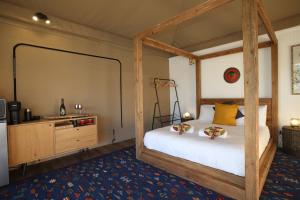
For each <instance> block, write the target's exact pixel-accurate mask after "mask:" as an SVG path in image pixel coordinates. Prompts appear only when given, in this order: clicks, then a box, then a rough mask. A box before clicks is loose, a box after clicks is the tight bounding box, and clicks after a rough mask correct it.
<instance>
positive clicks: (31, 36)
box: [0, 21, 169, 145]
mask: <svg viewBox="0 0 300 200" xmlns="http://www.w3.org/2000/svg"><path fill="white" fill-rule="evenodd" d="M0 32H1V37H0V44H1V45H0V46H1V48H0V98H5V99H7V100H12V98H13V79H12V77H13V74H12V48H13V46H14V45H15V44H17V43H21V42H22V43H32V44H37V45H42V46H48V47H54V48H60V49H65V50H71V51H79V52H83V53H88V54H95V55H101V56H108V57H115V58H118V59H120V60H121V62H122V63H123V70H122V73H123V77H122V78H123V109H124V110H123V112H124V114H123V119H124V128H121V127H120V111H119V82H118V80H119V70H118V64H116V63H115V62H111V61H104V60H99V59H94V58H87V57H81V56H75V55H69V54H64V53H58V52H51V51H47V50H38V49H33V48H28V47H20V48H18V50H17V77H18V79H17V81H18V82H17V89H18V100H20V101H21V102H22V105H23V108H24V107H29V108H31V109H32V111H33V114H34V115H51V114H57V113H58V107H59V104H60V98H62V97H63V98H65V101H66V107H67V109H68V111H73V106H74V104H75V103H81V104H82V105H83V107H84V108H85V111H86V112H89V113H95V114H97V115H98V116H99V119H100V120H99V124H100V126H99V136H100V137H99V145H104V144H109V143H111V140H112V130H113V129H115V130H116V139H117V141H121V140H125V139H129V138H134V93H135V91H134V83H135V80H134V77H135V76H134V62H133V51H132V49H128V48H122V47H118V46H117V45H112V44H109V43H100V42H96V41H92V40H88V39H85V38H81V37H78V36H72V35H69V34H63V33H59V32H55V31H51V30H47V29H43V28H37V27H33V26H31V25H27V26H24V25H22V26H20V25H17V24H13V23H5V22H3V21H2V22H0ZM147 52H148V51H146V52H145V57H144V76H145V77H144V82H145V85H144V86H145V89H144V93H145V94H144V101H145V103H144V105H145V108H144V109H145V127H146V129H149V128H150V126H151V122H152V121H151V120H152V112H153V105H154V102H155V93H154V88H153V87H152V84H151V81H152V78H153V77H155V76H160V77H168V76H169V69H168V59H167V58H166V57H163V56H161V55H160V54H156V53H153V52H150V53H149V52H148V53H147ZM163 101H164V102H165V104H166V107H167V108H169V105H168V104H169V92H168V91H166V92H165V93H164V94H163ZM21 114H23V111H22V112H21Z"/></svg>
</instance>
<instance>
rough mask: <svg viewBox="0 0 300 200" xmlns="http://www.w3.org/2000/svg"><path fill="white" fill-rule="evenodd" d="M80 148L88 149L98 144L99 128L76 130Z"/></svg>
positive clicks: (88, 127) (80, 128)
mask: <svg viewBox="0 0 300 200" xmlns="http://www.w3.org/2000/svg"><path fill="white" fill-rule="evenodd" d="M76 132H77V135H78V140H79V148H87V147H91V146H94V145H96V144H97V126H96V125H89V126H82V127H78V128H76Z"/></svg>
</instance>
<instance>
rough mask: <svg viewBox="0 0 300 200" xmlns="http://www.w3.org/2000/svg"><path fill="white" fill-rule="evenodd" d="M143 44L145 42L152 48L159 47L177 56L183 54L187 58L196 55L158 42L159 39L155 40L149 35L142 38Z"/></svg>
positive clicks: (194, 57) (192, 57)
mask: <svg viewBox="0 0 300 200" xmlns="http://www.w3.org/2000/svg"><path fill="white" fill-rule="evenodd" d="M143 44H145V45H147V46H149V47H152V48H156V49H161V50H163V51H166V52H169V53H172V54H175V55H178V56H184V57H187V58H189V59H196V57H197V56H196V55H194V54H192V53H190V52H188V51H185V50H182V49H179V48H176V47H173V46H171V45H169V44H167V43H164V42H160V41H157V40H155V39H152V38H149V37H146V38H144V39H143Z"/></svg>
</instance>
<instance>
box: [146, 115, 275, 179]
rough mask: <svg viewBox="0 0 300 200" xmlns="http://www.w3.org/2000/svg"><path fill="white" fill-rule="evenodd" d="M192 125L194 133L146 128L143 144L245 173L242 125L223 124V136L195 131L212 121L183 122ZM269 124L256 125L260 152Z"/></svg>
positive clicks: (205, 163)
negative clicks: (147, 130)
mask: <svg viewBox="0 0 300 200" xmlns="http://www.w3.org/2000/svg"><path fill="white" fill-rule="evenodd" d="M186 123H189V124H191V125H192V126H194V132H193V133H186V134H183V135H179V134H178V133H174V132H170V126H168V127H164V128H159V129H156V130H152V131H149V132H147V133H146V134H145V137H144V145H145V146H146V147H147V148H148V149H152V150H156V151H160V152H163V153H166V154H169V155H172V156H175V157H179V158H183V159H186V160H190V161H193V162H196V163H199V164H202V165H206V166H209V167H213V168H216V169H220V170H223V171H226V172H229V173H232V174H235V175H238V176H245V153H244V126H224V125H217V126H220V127H223V128H224V129H225V130H226V131H227V132H228V135H227V137H226V138H218V137H217V138H215V139H214V140H211V139H210V138H206V137H200V136H199V135H198V131H199V130H200V129H204V128H206V127H209V126H211V124H205V123H201V122H200V121H199V120H193V121H189V122H186ZM269 139H270V132H269V129H268V127H260V128H259V156H261V155H262V153H263V152H264V150H265V148H266V147H267V145H268V142H269Z"/></svg>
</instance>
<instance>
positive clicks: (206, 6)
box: [137, 0, 233, 39]
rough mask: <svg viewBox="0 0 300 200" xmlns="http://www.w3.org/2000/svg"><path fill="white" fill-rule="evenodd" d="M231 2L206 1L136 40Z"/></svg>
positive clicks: (144, 33) (226, 0)
mask: <svg viewBox="0 0 300 200" xmlns="http://www.w3.org/2000/svg"><path fill="white" fill-rule="evenodd" d="M231 1H233V0H207V1H206V2H204V3H201V4H199V5H197V6H195V7H193V8H191V9H188V10H186V11H184V12H182V13H180V14H179V15H176V16H174V17H172V18H170V19H168V20H166V21H164V22H162V23H160V24H157V25H156V26H153V27H152V28H150V29H148V30H146V31H144V32H142V33H140V34H138V35H137V37H138V38H140V39H142V38H145V37H148V36H151V35H154V34H156V33H158V32H161V31H163V30H164V29H166V28H168V27H171V26H175V25H177V24H180V23H182V22H184V21H187V20H189V19H192V18H194V17H196V16H199V15H201V14H203V13H206V12H209V11H211V10H213V9H215V8H218V7H220V6H222V5H224V4H226V3H229V2H231Z"/></svg>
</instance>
